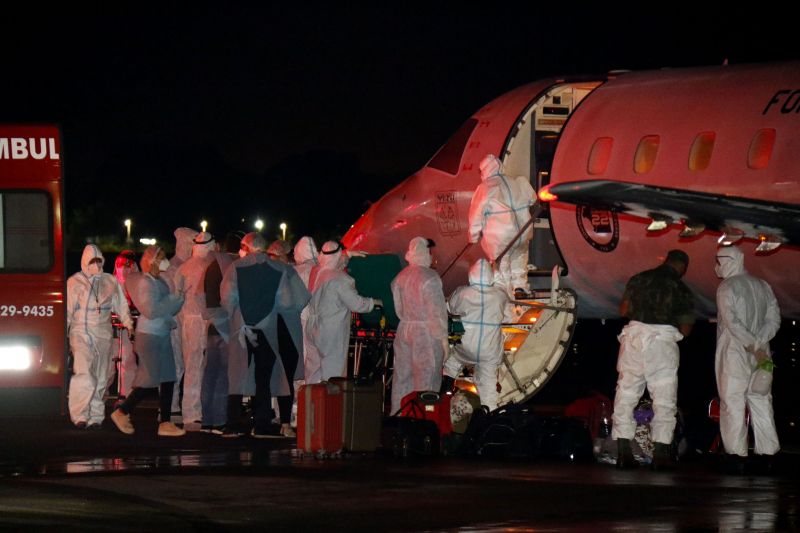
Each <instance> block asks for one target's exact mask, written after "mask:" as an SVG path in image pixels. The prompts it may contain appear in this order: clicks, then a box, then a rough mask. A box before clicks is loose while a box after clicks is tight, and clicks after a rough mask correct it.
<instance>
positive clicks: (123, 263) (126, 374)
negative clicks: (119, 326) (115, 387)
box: [107, 250, 139, 398]
mask: <svg viewBox="0 0 800 533" xmlns="http://www.w3.org/2000/svg"><path fill="white" fill-rule="evenodd" d="M126 252H127V253H130V254H131V255H130V256H127V257H126V256H125V255H123V254H125V253H126ZM128 257H130V259H128ZM131 272H139V266H138V265H137V264H136V260H135V256H134V255H133V252H131V251H130V250H124V251H123V252H122V253H121V254H120V255H118V256H117V260H116V261H115V265H114V277H115V278H117V281H118V282H119V285H120V287H122V289H123V290H125V282H126V281H127V279H128V274H129V273H131ZM125 296H126V299H127V302H128V307H129V308H130V306H131V299H130V296H129V295H128V294H126V295H125ZM131 311H133V309H131ZM128 331H129V332H130V333H133V330H128ZM111 352H112V354H114V353H116V352H119V357H120V363H119V372H120V376H119V395H120V397H126V398H127V397H128V395H129V394H130V393H131V384H132V383H133V380H134V378H135V377H136V354H135V353H134V352H133V341H131V339H130V336H129V335H128V334H126V333H124V332H122V331H120V333H119V336H118V338H117V340H116V342H115V343H114V347H113V348H112V350H111ZM114 366H115V365H113V364H111V365H109V366H108V387H110V386H111V385H112V384H113V383H114V378H115V377H116V370H117V369H116V368H115V367H114ZM108 387H107V388H108Z"/></svg>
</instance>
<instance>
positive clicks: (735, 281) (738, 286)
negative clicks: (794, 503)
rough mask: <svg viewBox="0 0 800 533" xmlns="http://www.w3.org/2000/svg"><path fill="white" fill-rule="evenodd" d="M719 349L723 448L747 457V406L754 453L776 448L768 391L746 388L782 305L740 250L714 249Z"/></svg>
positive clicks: (766, 347) (777, 325)
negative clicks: (750, 268)
mask: <svg viewBox="0 0 800 533" xmlns="http://www.w3.org/2000/svg"><path fill="white" fill-rule="evenodd" d="M715 271H716V273H717V276H718V277H720V278H722V280H723V281H722V283H720V285H719V288H717V350H716V355H715V366H716V375H717V389H718V391H719V397H720V419H719V428H720V433H721V434H722V443H723V445H724V446H725V451H726V452H727V453H729V454H731V455H734V456H739V457H746V456H747V425H746V424H745V406H746V407H747V409H749V410H750V422H751V424H752V426H753V437H754V439H755V453H756V454H757V455H763V456H771V455H774V454H776V453H777V452H778V450H779V449H780V444H779V443H778V434H777V431H776V430H775V419H774V416H773V412H772V394H766V395H759V394H755V393H753V392H751V391H750V381H751V378H752V376H753V372H754V371H755V369H756V365H757V364H758V363H760V362H761V361H763V360H764V359H767V358H769V357H770V355H769V341H770V340H771V339H772V338H773V337H774V336H775V334H776V333H777V332H778V329H779V328H780V325H781V315H780V309H779V308H778V302H777V300H776V299H775V295H774V294H773V292H772V288H771V287H770V286H769V284H768V283H767V282H766V281H764V280H761V279H758V278H756V277H754V276H751V275H750V274H748V273H747V270H745V267H744V254H742V251H741V250H739V248H736V247H733V246H732V247H726V248H720V249H719V251H718V252H717V266H716V268H715Z"/></svg>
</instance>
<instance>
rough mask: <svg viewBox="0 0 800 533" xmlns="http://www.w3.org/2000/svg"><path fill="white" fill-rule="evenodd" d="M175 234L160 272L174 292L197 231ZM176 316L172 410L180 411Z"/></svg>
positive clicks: (180, 354) (180, 362) (180, 358)
mask: <svg viewBox="0 0 800 533" xmlns="http://www.w3.org/2000/svg"><path fill="white" fill-rule="evenodd" d="M173 235H175V255H173V256H172V257H171V258H170V260H169V268H168V269H167V270H166V271H165V272H164V273H163V274H161V279H163V280H164V281H165V282H166V283H167V286H168V287H169V290H170V291H171V292H176V291H177V288H176V286H175V276H177V274H178V268H180V266H181V265H182V264H183V263H185V262H186V261H188V260H189V258H190V257H191V256H192V246H193V245H194V238H195V237H196V236H197V231H195V230H193V229H191V228H178V229H176V230H175V232H174V233H173ZM176 318H177V323H178V327H177V328H175V329H173V330H172V331H171V332H170V342H171V343H172V353H173V355H174V356H175V374H176V376H177V379H176V380H175V389H174V392H173V394H172V412H173V413H180V410H181V379H183V351H182V350H181V329H182V328H181V321H180V317H176ZM181 421H182V419H180V418H177V419H175V420H173V422H181Z"/></svg>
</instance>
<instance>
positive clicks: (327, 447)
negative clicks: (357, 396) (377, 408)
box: [297, 383, 344, 457]
mask: <svg viewBox="0 0 800 533" xmlns="http://www.w3.org/2000/svg"><path fill="white" fill-rule="evenodd" d="M342 398H343V394H342V389H341V387H340V386H339V385H337V384H335V383H317V384H314V385H303V386H302V387H300V390H299V393H298V402H297V448H298V449H299V450H300V451H301V452H304V453H313V454H315V455H317V456H320V457H325V456H331V455H339V454H340V453H341V452H342V445H343V443H344V436H343V433H342V429H343V427H344V423H343V419H342V412H343V404H342Z"/></svg>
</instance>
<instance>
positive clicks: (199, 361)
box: [175, 232, 217, 431]
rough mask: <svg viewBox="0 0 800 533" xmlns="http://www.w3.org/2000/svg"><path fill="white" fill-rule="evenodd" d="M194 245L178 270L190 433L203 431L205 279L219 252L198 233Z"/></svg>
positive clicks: (185, 415) (186, 420)
mask: <svg viewBox="0 0 800 533" xmlns="http://www.w3.org/2000/svg"><path fill="white" fill-rule="evenodd" d="M192 242H193V243H194V244H193V245H192V257H191V258H189V260H187V261H185V262H184V263H183V264H182V265H181V266H180V267H178V272H177V274H176V275H175V285H176V287H177V288H178V291H179V292H182V293H183V294H184V297H185V299H186V301H185V302H184V304H183V307H181V310H180V313H178V317H177V319H178V322H179V323H180V325H181V327H180V334H181V353H182V354H183V399H182V400H181V413H182V415H183V428H184V429H185V430H187V431H200V429H201V424H202V419H203V410H202V402H201V399H200V391H201V385H202V382H203V368H204V367H205V351H206V346H207V341H208V336H207V331H208V320H207V319H205V318H203V310H204V309H205V300H204V294H205V291H204V286H203V279H204V277H205V272H206V269H207V268H208V265H210V264H211V262H212V261H213V260H214V259H213V258H212V257H211V256H210V254H211V252H213V251H215V250H216V245H217V243H216V241H215V240H214V236H213V235H211V234H210V233H208V232H203V233H198V234H197V235H196V236H195V238H194V239H193V241H192Z"/></svg>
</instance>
